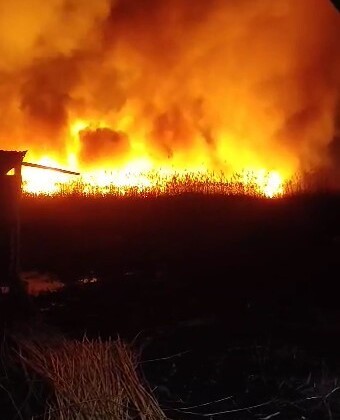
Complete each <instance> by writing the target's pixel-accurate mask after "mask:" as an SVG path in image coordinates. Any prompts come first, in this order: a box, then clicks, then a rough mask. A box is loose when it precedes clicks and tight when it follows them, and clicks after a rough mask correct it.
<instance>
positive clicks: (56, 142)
mask: <svg viewBox="0 0 340 420" xmlns="http://www.w3.org/2000/svg"><path fill="white" fill-rule="evenodd" d="M339 39H340V15H339V14H337V12H336V10H335V9H334V7H333V6H332V5H331V3H330V2H329V1H327V0H299V1H296V0H282V1H272V0H238V1H237V2H235V1H233V0H210V1H206V0H120V1H118V0H117V1H110V0H97V1H93V2H92V1H88V0H52V1H49V2H46V1H44V0H13V1H11V2H7V1H5V0H0V56H1V60H0V146H1V147H2V148H9V147H15V148H30V150H32V151H33V152H34V155H35V156H39V154H45V153H50V152H51V151H53V152H54V153H55V154H56V155H57V156H60V157H61V158H62V157H63V156H65V154H67V152H68V151H69V149H70V141H71V140H72V139H71V138H70V135H69V133H70V127H71V126H72V124H73V122H74V121H76V120H86V121H90V123H91V125H93V124H95V123H96V121H97V122H98V124H99V125H98V127H94V128H93V133H92V134H91V133H90V131H91V128H88V130H87V134H86V135H81V136H80V151H79V159H80V162H83V164H89V162H90V161H91V159H93V162H92V164H95V163H96V162H98V165H101V164H103V162H104V161H105V163H106V164H108V163H109V161H110V156H111V155H112V159H111V160H112V162H113V163H115V162H116V158H117V156H119V155H121V156H122V160H124V159H125V160H128V159H130V158H131V157H132V156H138V155H139V154H141V155H147V156H148V157H150V158H151V159H154V160H156V161H158V162H160V163H162V162H172V161H174V162H175V164H181V165H182V166H185V165H186V163H187V162H192V163H193V164H197V165H200V164H201V163H204V166H206V167H209V168H211V169H225V168H228V167H232V169H239V168H241V167H245V166H261V167H262V166H263V167H266V168H268V169H279V170H282V171H287V172H291V171H295V170H301V169H310V168H314V167H319V166H324V165H329V164H331V163H332V160H334V156H333V155H334V153H333V152H332V153H330V151H331V150H333V149H334V148H332V141H333V140H334V138H335V133H336V129H337V128H336V120H337V115H338V110H339V108H338V104H339V98H340V54H339V44H338V40H339ZM103 128H105V130H103ZM98 130H99V131H98ZM71 137H72V136H71ZM91 156H92V157H91Z"/></svg>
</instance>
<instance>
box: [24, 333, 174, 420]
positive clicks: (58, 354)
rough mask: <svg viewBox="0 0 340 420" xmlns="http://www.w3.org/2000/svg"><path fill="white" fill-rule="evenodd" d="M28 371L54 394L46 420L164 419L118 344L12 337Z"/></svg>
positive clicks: (128, 353)
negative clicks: (43, 381)
mask: <svg viewBox="0 0 340 420" xmlns="http://www.w3.org/2000/svg"><path fill="white" fill-rule="evenodd" d="M17 343H18V345H19V349H20V350H19V352H18V354H19V357H20V361H21V363H22V364H23V366H24V368H25V369H26V371H28V372H32V373H34V374H38V375H40V376H41V377H42V379H44V380H46V381H48V382H49V383H50V384H51V385H52V389H53V390H54V395H53V398H52V399H51V400H50V401H49V403H48V405H49V406H48V409H47V412H46V416H45V418H46V419H50V420H57V419H58V420H75V419H77V420H78V419H79V420H85V419H98V420H99V419H100V420H104V419H112V420H129V419H140V420H165V419H166V416H165V414H164V413H163V411H162V410H161V408H160V407H159V405H158V403H157V401H156V400H155V398H154V397H153V396H152V394H151V392H150V391H149V390H147V389H146V387H145V386H143V385H142V383H141V381H140V379H139V377H138V373H137V366H138V363H137V359H136V356H135V354H134V353H133V351H132V350H131V348H130V347H129V346H128V345H127V344H126V343H124V342H123V341H121V340H116V341H113V340H111V339H109V340H107V341H102V340H101V339H98V340H88V339H87V338H86V337H85V338H84V339H83V340H82V341H77V340H66V339H62V340H60V342H58V343H57V344H55V343H54V344H52V345H51V344H49V343H43V342H38V341H35V340H30V339H22V338H20V339H17Z"/></svg>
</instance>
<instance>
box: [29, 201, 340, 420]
mask: <svg viewBox="0 0 340 420" xmlns="http://www.w3.org/2000/svg"><path fill="white" fill-rule="evenodd" d="M339 215H340V197H339V196H335V195H318V196H316V195H313V196H299V197H290V198H285V199H277V200H265V199H255V198H249V197H225V196H224V197H219V196H202V195H183V196H177V197H162V198H120V199H119V198H114V197H108V198H87V199H86V198H81V197H59V198H53V199H51V198H34V197H33V198H29V197H26V198H25V199H24V200H23V209H22V253H23V264H22V265H23V270H25V271H30V270H38V271H40V272H44V271H46V272H51V273H54V274H56V275H58V276H59V278H60V279H62V280H63V281H65V282H66V283H67V284H68V287H66V288H65V289H64V291H63V292H60V293H57V294H53V295H46V296H42V297H40V298H37V299H35V305H36V307H37V308H38V311H41V314H42V316H43V317H44V320H45V321H46V322H47V323H48V325H51V326H53V328H58V329H61V330H62V331H63V332H64V333H65V334H67V335H69V336H81V335H82V334H83V333H84V332H85V331H86V333H87V335H89V336H97V335H101V336H102V337H105V336H113V337H114V336H116V335H118V334H119V335H120V336H121V337H125V338H127V339H129V340H132V339H134V340H135V343H136V345H137V346H138V347H139V348H140V349H141V358H142V360H143V371H144V373H145V375H146V377H147V379H148V380H149V382H150V383H151V384H152V386H154V387H155V388H156V390H155V393H156V395H157V396H158V398H159V400H160V402H161V404H162V406H163V407H165V408H169V410H170V411H169V415H170V414H171V417H172V418H180V419H186V418H189V419H190V418H200V417H199V416H198V415H196V414H197V413H199V414H204V413H205V414H208V413H217V412H218V413H220V414H218V415H216V416H215V415H214V416H210V417H209V416H208V415H206V418H214V419H215V418H223V419H224V418H226V419H227V418H232V419H248V418H249V419H255V418H256V419H260V418H262V419H269V418H275V419H284V420H289V419H303V418H306V419H307V418H308V419H318V420H322V419H323V418H325V419H330V418H333V419H335V418H340V405H339V403H338V401H339V398H340V392H339V391H338V388H337V386H338V385H337V378H338V375H339V371H340V340H339V336H340V305H339V286H338V281H339V271H340V258H339V257H340V217H339ZM85 277H95V278H97V279H98V280H99V281H98V282H97V283H94V284H90V285H80V284H79V282H78V280H80V279H82V278H85ZM154 359H157V360H154ZM158 359H161V360H158ZM150 360H152V361H150ZM227 397H228V398H227ZM229 397H230V398H229ZM223 398H227V399H226V400H225V401H221V402H216V403H214V404H210V405H207V406H202V407H196V406H197V405H200V404H202V403H205V402H213V401H216V400H219V399H223ZM258 404H260V405H261V404H264V405H263V406H262V405H261V406H260V407H257V408H254V409H250V410H245V408H246V407H252V406H255V405H258ZM190 406H193V407H194V408H189V407H190ZM185 408H187V409H185ZM176 410H179V411H176ZM235 410H236V411H235ZM237 410H241V411H237Z"/></svg>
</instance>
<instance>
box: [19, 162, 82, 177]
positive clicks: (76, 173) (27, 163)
mask: <svg viewBox="0 0 340 420" xmlns="http://www.w3.org/2000/svg"><path fill="white" fill-rule="evenodd" d="M22 166H28V167H29V168H37V169H47V170H49V171H55V172H61V173H63V174H69V175H80V173H79V172H73V171H68V170H67V169H60V168H53V167H52V166H45V165H38V164H37V163H30V162H22Z"/></svg>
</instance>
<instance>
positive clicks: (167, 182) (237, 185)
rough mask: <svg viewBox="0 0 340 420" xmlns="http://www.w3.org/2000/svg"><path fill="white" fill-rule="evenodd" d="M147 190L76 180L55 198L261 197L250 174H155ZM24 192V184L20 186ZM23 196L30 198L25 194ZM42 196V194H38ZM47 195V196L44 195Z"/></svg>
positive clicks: (290, 186)
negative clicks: (189, 195)
mask: <svg viewBox="0 0 340 420" xmlns="http://www.w3.org/2000/svg"><path fill="white" fill-rule="evenodd" d="M145 177H146V178H147V179H148V181H149V182H150V186H123V187H122V186H121V187H119V186H116V185H115V184H113V183H111V184H108V185H107V186H105V187H97V186H95V185H93V184H90V183H88V182H87V181H86V180H85V179H83V178H79V179H77V180H75V181H70V183H66V184H59V185H58V186H57V191H58V193H56V195H59V196H70V195H71V196H101V195H104V196H116V197H122V196H123V197H140V196H144V197H159V196H174V195H179V194H183V193H189V194H209V195H247V196H253V197H263V196H264V193H263V191H262V190H261V188H260V187H259V185H258V183H257V182H256V176H255V175H254V174H252V173H247V174H242V173H241V174H238V173H235V174H233V175H231V176H228V175H226V174H225V173H223V172H219V173H215V172H208V173H191V172H186V173H181V174H176V173H175V174H173V175H172V176H169V177H168V178H164V177H162V176H160V175H159V174H158V173H157V172H151V173H148V174H146V175H145ZM295 183H296V180H294V181H291V182H289V183H287V184H285V185H284V190H285V191H286V190H287V191H290V190H291V189H294V187H293V184H295ZM24 192H25V183H24ZM25 195H27V196H32V195H33V196H34V195H35V194H30V193H28V192H25ZM41 195H44V194H41ZM46 195H49V194H46Z"/></svg>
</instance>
